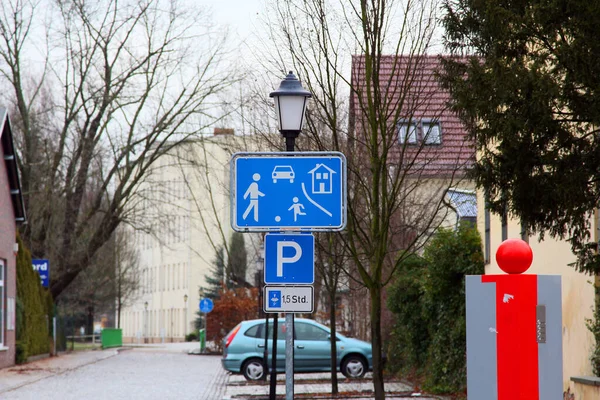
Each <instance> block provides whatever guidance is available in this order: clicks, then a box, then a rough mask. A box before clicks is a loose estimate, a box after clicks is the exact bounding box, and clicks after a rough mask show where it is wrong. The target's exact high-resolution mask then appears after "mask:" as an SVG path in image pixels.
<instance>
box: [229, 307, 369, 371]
mask: <svg viewBox="0 0 600 400" xmlns="http://www.w3.org/2000/svg"><path fill="white" fill-rule="evenodd" d="M278 325H279V329H278V332H277V372H284V371H285V324H284V322H279V323H278ZM294 327H295V329H294V331H295V333H294V370H295V371H296V372H323V371H330V370H331V368H330V366H331V344H330V340H329V338H330V330H329V328H327V327H326V326H324V325H321V324H319V323H318V322H315V321H313V320H310V319H303V318H296V320H295V323H294ZM272 328H273V323H272V322H271V321H270V322H269V330H268V339H269V340H268V341H267V343H268V344H267V346H268V351H269V358H268V360H269V361H268V366H269V369H270V368H271V365H272V361H271V360H272V357H271V355H272V352H271V347H272V343H273V340H272V337H273V335H272V332H273V329H272ZM336 342H337V361H336V364H337V370H338V371H341V372H342V373H343V374H344V375H345V376H346V377H348V378H360V377H362V376H364V374H365V373H366V372H367V371H368V370H372V368H373V357H372V349H371V344H370V343H367V342H364V341H362V340H358V339H352V338H348V337H345V336H343V335H341V334H339V333H336ZM264 350H265V320H264V319H255V320H251V321H243V322H240V323H239V324H238V325H237V326H236V327H235V328H233V329H232V330H231V332H229V334H227V336H225V338H224V339H223V358H222V359H221V363H222V365H223V368H225V370H227V371H230V372H233V373H236V374H240V373H241V374H244V377H245V378H246V379H247V380H249V381H256V380H260V379H263V377H264V374H265V369H264V367H263V361H264Z"/></svg>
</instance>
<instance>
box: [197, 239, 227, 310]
mask: <svg viewBox="0 0 600 400" xmlns="http://www.w3.org/2000/svg"><path fill="white" fill-rule="evenodd" d="M224 274H225V250H224V248H223V246H219V247H217V251H216V254H215V258H214V260H213V261H212V268H211V269H210V275H204V280H205V281H206V284H207V286H206V287H203V288H200V289H201V290H202V292H203V293H204V297H208V298H210V299H213V300H214V299H217V298H218V297H219V291H220V290H221V288H222V287H223V276H224Z"/></svg>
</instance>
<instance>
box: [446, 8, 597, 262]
mask: <svg viewBox="0 0 600 400" xmlns="http://www.w3.org/2000/svg"><path fill="white" fill-rule="evenodd" d="M444 8H445V9H446V16H445V18H444V25H445V28H446V44H447V46H448V47H449V49H450V51H451V54H453V55H457V56H461V57H455V58H449V59H446V60H445V61H444V71H443V73H442V74H441V75H442V81H443V84H444V86H445V87H446V88H448V89H449V90H450V92H451V95H452V98H453V108H454V110H455V111H457V112H458V113H459V114H460V116H461V118H462V119H463V121H464V122H465V123H466V126H467V127H468V129H469V132H470V134H471V136H472V138H473V139H474V143H475V146H476V148H477V150H478V151H479V157H478V160H477V164H476V168H475V170H474V176H475V179H476V181H477V184H478V185H479V186H480V187H483V188H485V190H486V193H487V196H488V198H487V201H488V204H489V206H490V207H491V209H492V210H493V211H495V212H497V213H508V215H511V216H513V217H516V218H519V219H520V220H521V221H523V223H524V224H525V226H527V227H528V228H529V231H530V232H538V233H540V234H541V235H542V237H543V235H544V234H549V235H551V236H553V237H557V238H560V239H568V240H569V241H570V242H571V244H572V248H573V251H574V252H575V253H576V254H577V255H578V256H579V257H578V262H577V264H576V267H577V269H578V270H583V271H586V272H589V273H599V272H600V256H599V255H598V254H595V249H596V247H597V246H596V245H595V244H594V243H590V240H589V239H590V225H589V224H590V221H589V219H588V217H589V216H590V212H591V211H592V210H594V209H595V208H596V207H597V204H598V198H600V185H598V183H597V182H598V181H599V180H600V157H598V154H599V152H600V140H598V126H600V97H598V96H597V93H598V89H600V63H598V54H600V41H598V37H599V36H600V24H598V21H599V20H600V3H599V2H595V1H587V0H575V1H556V2H548V1H541V0H529V1H505V0H501V1H498V0H444ZM465 54H468V56H467V57H463V56H464V55H465Z"/></svg>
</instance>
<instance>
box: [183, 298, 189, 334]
mask: <svg viewBox="0 0 600 400" xmlns="http://www.w3.org/2000/svg"><path fill="white" fill-rule="evenodd" d="M187 300H188V295H187V293H186V294H184V295H183V304H184V308H183V340H184V341H185V337H186V336H187V328H188V327H187Z"/></svg>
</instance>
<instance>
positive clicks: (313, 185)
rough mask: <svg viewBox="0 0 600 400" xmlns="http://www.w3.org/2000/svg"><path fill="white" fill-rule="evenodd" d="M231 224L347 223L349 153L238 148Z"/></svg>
mask: <svg viewBox="0 0 600 400" xmlns="http://www.w3.org/2000/svg"><path fill="white" fill-rule="evenodd" d="M231 226H232V227H233V229H234V230H236V231H239V232H263V231H279V230H292V229H294V230H305V231H339V230H342V229H344V227H345V226H346V158H345V157H344V155H343V154H342V153H339V152H295V153H291V152H289V153H236V154H234V155H233V157H232V159H231Z"/></svg>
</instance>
